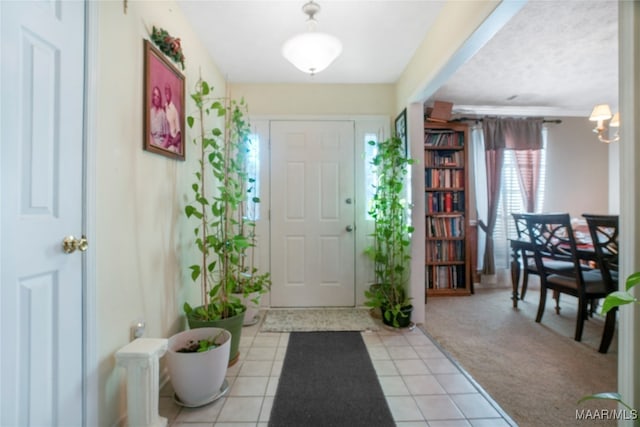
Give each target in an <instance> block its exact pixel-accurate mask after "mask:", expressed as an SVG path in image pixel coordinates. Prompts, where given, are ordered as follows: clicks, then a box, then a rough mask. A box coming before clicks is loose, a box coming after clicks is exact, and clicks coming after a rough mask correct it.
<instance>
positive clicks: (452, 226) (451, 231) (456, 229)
mask: <svg viewBox="0 0 640 427" xmlns="http://www.w3.org/2000/svg"><path fill="white" fill-rule="evenodd" d="M427 237H464V217H463V216H430V217H427Z"/></svg>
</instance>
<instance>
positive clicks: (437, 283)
mask: <svg viewBox="0 0 640 427" xmlns="http://www.w3.org/2000/svg"><path fill="white" fill-rule="evenodd" d="M425 276H426V282H427V288H428V289H464V288H466V280H465V265H428V266H427V269H426V272H425Z"/></svg>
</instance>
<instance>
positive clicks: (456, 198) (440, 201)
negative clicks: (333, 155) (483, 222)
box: [424, 191, 464, 213]
mask: <svg viewBox="0 0 640 427" xmlns="http://www.w3.org/2000/svg"><path fill="white" fill-rule="evenodd" d="M424 197H425V200H424V203H425V208H426V211H427V212H428V213H438V212H464V192H462V191H426V192H425V193H424Z"/></svg>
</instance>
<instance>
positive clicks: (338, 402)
mask: <svg viewBox="0 0 640 427" xmlns="http://www.w3.org/2000/svg"><path fill="white" fill-rule="evenodd" d="M269 426H270V427H283V426H295V427H300V426H323V427H325V426H366V427H371V426H376V427H384V426H395V423H394V421H393V417H392V415H391V412H390V410H389V406H388V405H387V401H386V399H385V397H384V394H383V392H382V388H381V387H380V383H379V382H378V378H377V375H376V372H375V370H374V368H373V364H372V363H371V359H370V358H369V353H368V352H367V349H366V347H365V344H364V341H362V336H361V333H360V332H357V331H353V332H292V333H291V335H290V337H289V345H288V347H287V353H286V355H285V359H284V365H283V367H282V374H281V375H280V381H279V383H278V389H277V391H276V396H275V399H274V401H273V407H272V409H271V416H270V419H269Z"/></svg>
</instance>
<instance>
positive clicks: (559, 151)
mask: <svg viewBox="0 0 640 427" xmlns="http://www.w3.org/2000/svg"><path fill="white" fill-rule="evenodd" d="M561 120H562V123H560V124H551V125H548V139H547V180H546V186H545V203H544V211H545V212H569V213H570V214H571V216H572V217H580V216H581V215H582V214H583V213H594V214H596V213H599V214H606V213H609V146H608V145H607V144H603V143H602V142H600V141H599V140H598V138H597V136H596V134H594V133H593V132H592V129H593V127H594V124H593V122H590V121H589V120H588V118H587V117H584V118H581V117H561Z"/></svg>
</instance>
